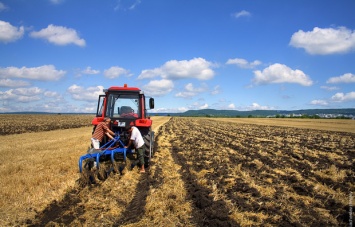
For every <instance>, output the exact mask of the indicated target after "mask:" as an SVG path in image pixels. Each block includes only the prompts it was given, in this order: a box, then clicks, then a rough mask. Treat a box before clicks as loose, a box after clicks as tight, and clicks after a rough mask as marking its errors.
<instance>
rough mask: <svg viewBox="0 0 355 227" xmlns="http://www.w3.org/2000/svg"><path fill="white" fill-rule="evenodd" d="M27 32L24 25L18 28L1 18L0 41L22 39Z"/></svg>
mask: <svg viewBox="0 0 355 227" xmlns="http://www.w3.org/2000/svg"><path fill="white" fill-rule="evenodd" d="M24 32H25V28H24V27H23V26H21V27H19V28H17V27H15V26H12V25H11V24H10V23H8V22H5V21H2V20H0V42H3V43H9V42H15V41H16V40H18V39H21V38H22V36H23V34H24Z"/></svg>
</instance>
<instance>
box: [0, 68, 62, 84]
mask: <svg viewBox="0 0 355 227" xmlns="http://www.w3.org/2000/svg"><path fill="white" fill-rule="evenodd" d="M65 74H66V72H65V71H63V70H56V69H55V67H54V66H53V65H43V66H39V67H33V68H27V67H22V68H17V67H6V68H0V78H5V79H6V78H22V79H30V80H42V81H57V80H59V79H60V78H62V77H63V76H64V75H65Z"/></svg>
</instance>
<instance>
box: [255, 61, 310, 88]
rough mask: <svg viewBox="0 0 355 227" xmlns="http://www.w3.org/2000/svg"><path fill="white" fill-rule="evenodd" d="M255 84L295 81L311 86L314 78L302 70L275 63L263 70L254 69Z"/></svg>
mask: <svg viewBox="0 0 355 227" xmlns="http://www.w3.org/2000/svg"><path fill="white" fill-rule="evenodd" d="M254 75H255V77H254V79H253V83H254V84H271V83H295V84H300V85H302V86H311V85H312V84H313V82H312V80H311V79H310V78H309V77H308V76H307V75H306V74H305V73H304V72H302V71H301V70H298V69H296V70H293V69H291V68H289V67H287V66H286V65H283V64H279V63H276V64H273V65H270V66H269V67H267V68H265V69H264V70H263V71H260V70H257V71H254Z"/></svg>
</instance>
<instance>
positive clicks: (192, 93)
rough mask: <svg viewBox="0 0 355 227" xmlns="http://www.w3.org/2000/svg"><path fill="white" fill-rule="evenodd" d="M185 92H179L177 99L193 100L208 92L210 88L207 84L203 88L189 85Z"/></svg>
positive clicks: (186, 86)
mask: <svg viewBox="0 0 355 227" xmlns="http://www.w3.org/2000/svg"><path fill="white" fill-rule="evenodd" d="M184 89H185V90H184V91H183V92H179V93H177V94H176V95H175V97H180V98H192V97H194V96H196V95H198V94H199V93H202V92H205V91H207V89H208V87H207V85H206V84H203V85H202V87H199V88H197V87H194V86H193V84H192V83H188V84H186V85H185V88H184Z"/></svg>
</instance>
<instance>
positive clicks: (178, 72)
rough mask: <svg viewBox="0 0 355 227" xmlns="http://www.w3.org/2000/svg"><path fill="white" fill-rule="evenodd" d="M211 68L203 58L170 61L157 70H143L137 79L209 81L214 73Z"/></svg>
mask: <svg viewBox="0 0 355 227" xmlns="http://www.w3.org/2000/svg"><path fill="white" fill-rule="evenodd" d="M211 67H213V64H212V63H211V62H208V61H206V60H205V59H203V58H194V59H191V60H182V61H177V60H171V61H168V62H166V63H165V64H164V65H163V66H161V67H159V68H155V69H148V70H143V71H142V72H141V74H140V75H139V76H138V79H149V78H154V77H158V76H160V77H161V78H163V79H168V80H178V79H191V78H195V79H198V80H210V79H212V78H213V77H214V71H213V70H212V69H211Z"/></svg>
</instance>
